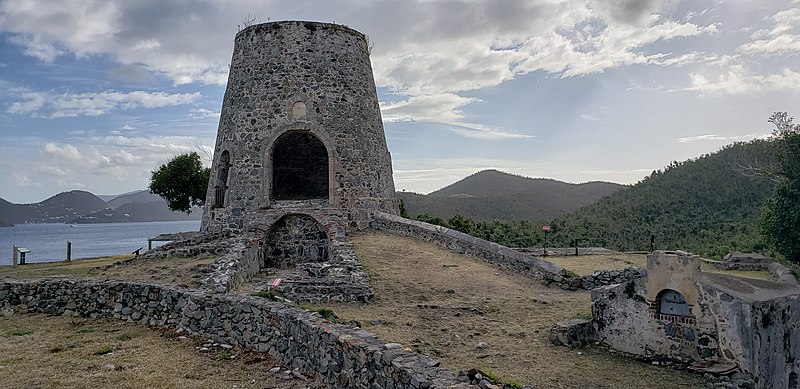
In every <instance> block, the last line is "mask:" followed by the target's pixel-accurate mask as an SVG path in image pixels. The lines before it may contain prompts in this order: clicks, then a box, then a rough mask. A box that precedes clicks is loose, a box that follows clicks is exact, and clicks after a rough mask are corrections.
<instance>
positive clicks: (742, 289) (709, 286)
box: [592, 252, 800, 389]
mask: <svg viewBox="0 0 800 389" xmlns="http://www.w3.org/2000/svg"><path fill="white" fill-rule="evenodd" d="M799 312H800V288H798V287H797V286H796V285H792V284H781V283H776V282H770V281H765V280H758V279H747V278H739V277H732V276H727V275H723V274H717V273H704V272H701V271H700V259H699V257H697V256H693V255H689V254H686V253H681V252H678V253H664V252H657V253H655V254H651V255H649V256H648V268H647V277H644V278H638V279H635V280H632V281H629V282H626V283H623V284H621V285H611V286H606V287H601V288H598V289H594V290H593V291H592V324H593V327H594V329H595V331H596V335H597V338H598V340H600V341H601V342H603V343H606V344H608V345H610V346H612V347H613V348H615V349H617V350H621V351H625V352H628V353H632V354H636V355H641V356H644V357H648V358H655V359H661V358H663V359H668V360H681V361H702V362H705V363H717V364H723V365H732V366H737V367H738V368H739V369H740V370H741V371H742V372H743V373H745V374H747V375H749V376H750V377H751V378H752V380H753V383H754V386H755V387H756V388H765V389H766V388H786V389H789V388H797V387H798V386H797V385H798V372H800V313H799Z"/></svg>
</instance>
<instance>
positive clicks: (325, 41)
mask: <svg viewBox="0 0 800 389" xmlns="http://www.w3.org/2000/svg"><path fill="white" fill-rule="evenodd" d="M378 210H380V211H383V212H389V213H394V214H397V213H398V206H397V200H396V197H395V189H394V183H393V180H392V167H391V157H390V155H389V151H388V150H387V148H386V139H385V135H384V130H383V123H382V121H381V114H380V110H379V107H378V98H377V93H376V90H375V81H374V79H373V75H372V67H371V65H370V60H369V49H368V47H367V40H366V38H365V36H364V35H363V34H361V33H360V32H358V31H355V30H353V29H350V28H348V27H345V26H341V25H335V24H328V23H316V22H299V21H287V22H273V23H264V24H258V25H254V26H250V27H247V28H245V29H244V30H242V31H240V32H239V33H238V34H237V35H236V40H235V46H234V52H233V59H232V60H231V65H230V75H229V77H228V87H227V91H226V92H225V98H224V102H223V105H222V113H221V116H220V122H219V130H218V133H217V141H216V146H215V149H214V161H213V165H212V173H211V178H210V180H209V183H208V194H207V198H206V203H205V209H204V214H203V221H202V226H201V230H202V231H207V232H213V231H222V230H232V231H234V232H236V231H238V232H247V231H248V230H249V231H253V230H255V229H261V230H266V231H268V230H272V229H273V225H274V224H275V223H277V222H278V221H279V219H281V218H282V217H284V216H286V215H299V216H301V217H302V218H303V220H305V221H304V222H303V223H306V224H308V223H311V224H317V228H321V229H322V230H325V231H327V232H328V234H330V233H331V230H332V229H335V228H339V229H341V228H344V229H347V228H363V227H365V226H367V225H368V222H369V217H370V213H371V212H374V211H378ZM292 223H293V222H292ZM292 223H289V224H292ZM303 223H301V224H303ZM295 224H296V223H295Z"/></svg>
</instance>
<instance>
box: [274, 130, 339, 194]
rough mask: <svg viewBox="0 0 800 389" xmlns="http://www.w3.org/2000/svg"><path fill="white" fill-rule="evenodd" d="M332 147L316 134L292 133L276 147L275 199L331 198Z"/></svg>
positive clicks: (285, 136) (281, 139)
mask: <svg viewBox="0 0 800 389" xmlns="http://www.w3.org/2000/svg"><path fill="white" fill-rule="evenodd" d="M328 171H329V170H328V150H327V149H326V148H325V145H324V144H323V143H322V141H320V140H319V139H318V138H317V137H316V136H314V134H311V133H310V132H304V131H295V132H289V133H286V134H284V135H283V136H281V137H280V138H278V140H277V141H276V142H275V145H274V146H273V148H272V188H271V192H270V193H271V197H272V198H273V199H275V200H308V199H320V198H323V199H327V198H328Z"/></svg>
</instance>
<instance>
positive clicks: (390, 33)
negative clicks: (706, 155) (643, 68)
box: [0, 0, 717, 120]
mask: <svg viewBox="0 0 800 389" xmlns="http://www.w3.org/2000/svg"><path fill="white" fill-rule="evenodd" d="M674 3H675V2H674V1H653V0H649V1H640V0H635V1H634V0H614V1H587V2H525V1H504V2H497V1H493V0H474V1H470V2H469V3H468V4H463V5H461V6H459V5H455V6H454V4H453V3H451V2H430V1H417V2H414V3H409V2H407V1H398V0H389V1H382V2H369V3H364V2H361V1H356V0H342V1H339V2H336V3H335V4H334V3H324V4H320V3H318V2H312V1H297V2H295V3H293V7H292V8H290V9H287V8H286V7H283V6H281V5H278V4H273V3H270V2H264V3H259V4H253V3H252V2H248V1H244V0H239V1H229V2H225V3H224V4H223V3H218V2H203V3H197V4H193V6H192V9H191V10H187V9H186V5H185V4H183V3H181V2H174V3H168V4H165V3H164V2H162V1H157V0H140V1H136V2H105V1H100V0H64V1H62V2H59V3H58V4H48V6H43V5H42V4H39V3H38V2H36V1H34V0H18V1H15V2H14V5H13V6H12V5H11V3H9V2H6V3H2V4H0V26H3V27H0V28H1V29H2V30H4V31H6V32H10V33H12V34H17V35H16V36H24V37H29V39H28V38H26V39H28V41H21V42H18V44H20V45H22V46H23V47H26V50H33V47H35V46H36V45H34V44H33V42H41V44H40V45H42V44H49V45H51V46H52V47H54V48H55V47H58V50H63V51H64V52H70V53H74V54H75V55H78V56H86V55H90V54H109V55H110V56H112V57H113V58H115V59H116V60H117V61H118V62H119V63H120V64H121V65H122V66H121V67H120V68H118V69H116V73H117V74H118V75H119V76H120V77H127V78H128V79H130V80H132V81H137V82H152V77H153V74H155V75H161V76H165V77H167V78H168V79H170V80H172V82H173V83H174V84H188V83H193V82H198V83H204V84H220V85H221V84H224V83H225V82H226V79H227V73H228V68H227V64H228V62H229V60H230V53H231V51H232V44H233V42H232V37H233V35H234V33H235V29H236V27H235V26H236V25H237V23H239V22H241V20H242V17H243V16H242V15H248V14H252V15H270V16H271V17H273V18H274V19H275V20H279V19H312V20H313V19H318V20H323V21H332V20H337V21H339V22H344V23H347V24H350V25H354V26H356V27H357V28H358V29H359V30H361V31H363V32H365V33H367V34H369V35H370V39H371V42H373V43H374V45H375V46H374V51H373V53H372V62H373V69H374V71H375V79H376V82H377V83H378V85H379V86H382V87H389V88H391V89H393V90H395V91H398V92H400V93H402V94H403V95H404V96H405V97H408V98H410V97H416V96H428V95H441V94H448V93H450V94H457V93H459V92H464V91H470V90H476V89H481V88H486V87H491V86H496V85H500V84H502V83H504V82H507V81H510V80H512V79H514V78H516V77H519V76H520V75H524V74H527V73H531V72H537V71H543V72H548V73H553V74H556V75H559V76H563V77H574V76H582V75H587V74H594V73H601V72H604V71H606V70H608V69H613V68H619V67H624V66H629V65H634V64H647V63H656V64H660V65H664V66H671V65H673V64H675V65H680V64H685V63H687V62H691V61H699V60H700V58H698V55H693V56H687V54H686V53H680V52H678V53H674V54H672V53H669V54H663V53H651V54H646V53H645V51H646V50H645V49H646V48H647V47H648V46H649V45H651V44H653V43H656V42H663V41H668V40H675V39H679V38H686V37H692V36H698V35H703V34H713V33H716V32H717V26H716V25H701V24H696V23H692V22H687V21H684V20H672V19H670V18H669V17H667V16H665V15H668V14H669V13H670V12H672V11H673V10H674V9H675V5H674ZM51 20H59V21H60V22H59V23H50V22H49V21H51ZM410 21H413V23H411V22H410ZM20 39H21V38H20ZM56 55H57V53H55V52H53V53H52V55H49V56H44V55H43V56H44V57H47V58H51V59H52V58H53V57H54V56H56ZM459 107H460V106H453V109H454V110H458V109H459ZM15 110H24V107H23V106H21V105H20V106H18V107H15ZM101 112H106V109H105V108H103V107H102V106H101V107H100V109H99V110H91V109H72V110H70V109H67V110H65V111H63V112H60V113H58V115H59V116H68V115H83V114H87V115H97V114H102V113H101ZM454 115H458V112H444V117H441V118H439V120H451V119H448V116H454ZM391 120H394V119H391Z"/></svg>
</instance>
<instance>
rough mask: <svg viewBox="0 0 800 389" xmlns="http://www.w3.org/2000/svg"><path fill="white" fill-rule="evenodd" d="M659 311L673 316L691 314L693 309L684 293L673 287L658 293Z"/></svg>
mask: <svg viewBox="0 0 800 389" xmlns="http://www.w3.org/2000/svg"><path fill="white" fill-rule="evenodd" d="M658 313H661V314H664V315H673V316H691V315H692V310H691V309H690V308H689V304H688V303H687V302H686V299H685V298H683V295H682V294H680V293H679V292H676V291H674V290H671V289H664V290H662V291H661V293H659V294H658Z"/></svg>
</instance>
